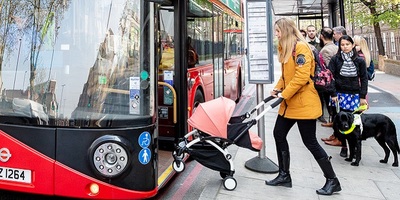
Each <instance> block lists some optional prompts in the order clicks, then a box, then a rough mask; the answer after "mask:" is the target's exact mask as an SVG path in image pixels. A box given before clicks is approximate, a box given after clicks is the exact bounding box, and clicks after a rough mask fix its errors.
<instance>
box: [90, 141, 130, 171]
mask: <svg viewBox="0 0 400 200" xmlns="http://www.w3.org/2000/svg"><path fill="white" fill-rule="evenodd" d="M131 146H132V145H131V144H130V142H129V141H128V140H127V139H125V138H123V137H121V136H115V135H104V136H101V137H99V138H97V139H96V140H95V141H94V142H93V143H92V145H91V146H90V148H89V161H90V165H91V167H92V170H93V171H94V172H95V173H96V174H98V175H100V176H102V177H104V178H114V177H117V176H119V175H121V174H122V173H123V172H125V171H127V169H128V168H129V166H130V164H129V163H130V157H129V152H130V148H129V147H131Z"/></svg>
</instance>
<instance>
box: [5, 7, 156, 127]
mask: <svg viewBox="0 0 400 200" xmlns="http://www.w3.org/2000/svg"><path fill="white" fill-rule="evenodd" d="M0 10H1V16H0V17H1V19H0V88H1V99H0V123H8V124H24V125H35V126H71V127H93V128H97V127H117V126H126V125H131V126H132V125H135V124H134V123H132V120H135V121H136V122H138V121H139V124H140V120H142V121H143V120H144V121H143V122H146V123H147V122H148V120H151V119H152V118H153V113H154V94H153V93H154V83H155V81H154V80H153V79H154V78H153V77H154V76H155V75H154V70H153V69H154V67H151V66H150V62H149V55H150V51H149V50H148V48H144V45H143V44H146V45H147V46H149V41H147V40H149V37H144V36H142V34H143V32H145V31H148V30H145V28H144V27H149V26H145V25H144V23H148V22H147V21H145V19H148V18H149V16H146V13H147V14H148V12H145V10H149V6H148V3H147V4H146V3H144V2H143V1H142V0H141V1H139V0H104V1H98V0H64V1H28V0H20V1H4V2H3V3H2V5H1V7H0ZM7 16H9V17H8V18H7Z"/></svg>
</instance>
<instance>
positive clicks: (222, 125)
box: [172, 96, 283, 190]
mask: <svg viewBox="0 0 400 200" xmlns="http://www.w3.org/2000/svg"><path fill="white" fill-rule="evenodd" d="M272 99H274V97H272V96H270V97H268V98H266V99H264V100H263V102H261V103H259V104H258V105H257V106H256V107H255V108H254V109H252V110H251V111H250V112H247V113H245V114H243V115H240V116H235V117H231V116H232V113H233V111H234V109H235V105H236V103H235V102H234V101H233V100H231V99H228V98H225V97H219V98H217V99H213V100H211V101H208V102H205V103H200V104H199V106H198V107H197V108H196V112H194V113H193V115H192V116H191V117H190V118H189V119H188V124H189V125H191V126H192V127H193V128H194V129H193V131H191V132H189V133H188V134H186V135H185V136H184V137H183V138H180V139H179V141H178V145H177V146H176V149H175V150H174V151H173V157H174V161H173V162H172V167H173V169H174V170H175V171H176V172H182V171H183V170H184V169H185V163H184V158H185V154H189V155H190V156H191V158H193V159H194V160H196V161H198V162H199V163H200V164H202V165H204V166H205V167H208V168H210V169H212V170H215V171H219V172H220V176H221V178H223V185H224V187H225V189H227V190H234V189H235V188H236V186H237V182H236V180H235V178H233V174H234V173H235V168H234V166H233V160H232V155H231V154H230V153H229V152H228V149H227V147H228V146H230V145H231V144H236V145H237V146H240V147H244V148H248V149H250V150H253V151H260V150H261V148H262V147H263V141H262V140H261V138H260V137H258V135H256V134H253V133H251V132H250V131H249V129H250V128H251V127H252V126H253V125H255V124H256V123H257V121H258V120H259V119H260V118H261V117H262V116H264V115H265V114H266V113H267V112H268V111H269V110H271V109H273V108H274V107H276V106H277V105H279V104H280V103H281V102H282V100H283V99H282V98H279V99H278V100H277V101H275V102H274V103H273V104H271V105H270V106H269V107H268V108H266V109H265V110H264V111H263V112H261V113H260V114H259V115H257V116H256V117H254V119H249V120H246V119H248V118H250V117H251V115H252V114H253V113H254V112H255V111H257V109H258V108H260V107H261V106H262V105H264V104H265V103H266V102H268V101H270V100H272ZM245 120H246V121H245Z"/></svg>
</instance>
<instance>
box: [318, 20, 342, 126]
mask: <svg viewBox="0 0 400 200" xmlns="http://www.w3.org/2000/svg"><path fill="white" fill-rule="evenodd" d="M319 40H320V43H319V45H320V47H321V50H320V51H319V54H320V56H319V57H318V58H319V63H320V64H321V65H324V66H326V67H327V66H328V65H329V62H330V60H331V58H332V57H333V55H335V54H336V52H337V50H338V47H337V46H336V45H335V44H334V43H333V30H332V29H331V28H329V27H324V28H322V29H321V31H320V36H319ZM317 91H318V94H319V97H320V100H321V104H322V113H324V105H325V108H326V110H327V111H328V113H329V118H328V121H326V120H325V118H323V116H324V114H322V116H321V117H322V118H323V120H319V121H320V122H322V124H321V125H322V126H325V127H332V117H331V115H332V112H331V109H330V106H329V99H330V96H329V91H326V90H318V89H317Z"/></svg>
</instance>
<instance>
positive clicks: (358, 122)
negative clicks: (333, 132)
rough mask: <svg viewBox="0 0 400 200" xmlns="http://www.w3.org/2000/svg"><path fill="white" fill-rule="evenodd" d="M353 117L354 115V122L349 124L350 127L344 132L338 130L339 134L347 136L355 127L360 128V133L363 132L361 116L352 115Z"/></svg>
mask: <svg viewBox="0 0 400 200" xmlns="http://www.w3.org/2000/svg"><path fill="white" fill-rule="evenodd" d="M353 115H354V121H353V124H351V127H350V128H349V129H348V130H346V131H342V130H339V132H340V133H342V134H343V135H347V134H349V133H351V132H353V131H354V129H355V128H356V126H357V125H359V126H360V130H361V132H362V131H363V125H362V120H361V115H359V114H353Z"/></svg>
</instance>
